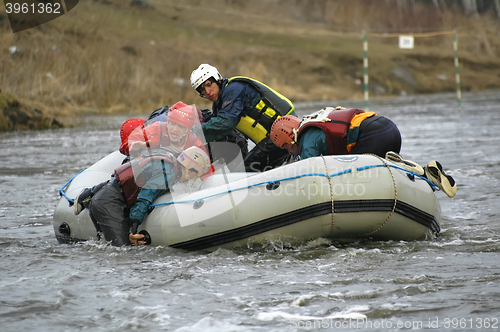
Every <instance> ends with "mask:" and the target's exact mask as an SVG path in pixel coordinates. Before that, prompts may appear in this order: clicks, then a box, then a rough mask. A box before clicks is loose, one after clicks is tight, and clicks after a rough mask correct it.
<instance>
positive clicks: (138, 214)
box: [89, 146, 211, 246]
mask: <svg viewBox="0 0 500 332" xmlns="http://www.w3.org/2000/svg"><path fill="white" fill-rule="evenodd" d="M210 166H211V164H210V159H209V158H208V155H207V154H206V152H205V151H204V150H202V149H200V148H199V147H196V146H192V147H190V148H188V149H186V150H184V151H183V152H182V153H181V154H180V155H179V157H177V159H176V158H175V157H174V156H173V155H172V154H171V153H170V152H168V151H165V150H161V149H156V150H150V151H148V150H145V151H144V152H143V154H142V156H141V157H138V158H135V159H132V160H131V161H130V162H127V163H125V164H123V165H122V166H120V167H118V168H117V169H116V170H115V171H114V174H113V178H112V179H111V180H109V181H107V183H106V184H105V185H104V186H102V187H101V189H99V190H98V191H97V193H96V194H95V195H94V196H93V197H92V199H91V201H90V203H89V210H90V218H91V219H92V222H93V223H94V226H95V228H96V230H97V232H98V234H99V233H100V232H102V234H103V235H104V238H105V239H106V241H108V242H111V243H112V244H113V245H115V246H122V245H126V244H130V243H132V244H134V245H141V244H146V241H145V240H142V239H143V238H144V235H143V234H137V229H138V227H139V225H140V224H141V223H142V222H143V220H144V218H145V216H146V214H147V212H148V210H149V206H150V205H151V204H152V203H153V202H154V200H155V199H157V198H158V197H160V196H161V195H163V194H165V193H166V192H168V191H169V190H170V188H171V187H172V186H173V185H174V184H175V183H176V182H187V181H189V180H194V179H197V178H198V177H200V176H201V174H203V173H205V172H207V170H208V169H209V168H210Z"/></svg>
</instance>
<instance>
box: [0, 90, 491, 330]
mask: <svg viewBox="0 0 500 332" xmlns="http://www.w3.org/2000/svg"><path fill="white" fill-rule="evenodd" d="M462 102H463V109H462V110H461V111H459V110H458V108H457V101H456V99H455V95H454V94H440V95H427V96H412V97H401V98H398V99H393V100H378V101H371V102H370V111H375V112H377V113H378V114H381V115H385V116H387V117H389V118H390V119H392V120H393V121H394V122H395V123H396V124H397V125H398V127H399V129H400V131H401V133H402V136H403V147H402V151H401V154H402V155H403V156H404V157H405V158H407V159H410V160H413V161H416V162H418V163H420V164H421V165H425V164H427V162H428V161H430V160H438V161H439V162H440V163H441V164H442V165H443V167H444V168H445V170H446V171H447V173H448V174H450V175H452V176H453V177H454V178H455V180H456V182H457V184H458V192H457V195H456V196H455V197H454V198H453V199H450V198H448V197H447V196H446V195H445V194H444V193H442V192H437V193H436V195H437V196H438V199H439V201H440V203H441V207H442V215H443V220H442V224H441V229H442V230H441V234H440V236H439V237H437V238H435V239H429V240H424V241H410V242H404V241H403V242H398V241H388V242H378V241H358V242H353V243H349V244H345V243H344V244H340V243H335V242H331V241H328V240H326V239H317V240H314V241H310V242H307V243H302V244H299V245H294V246H289V245H288V244H287V243H285V242H282V241H279V240H273V241H269V243H268V244H267V245H265V246H259V248H252V247H250V248H244V249H235V250H223V249H219V250H216V251H214V252H210V253H208V252H201V251H200V252H186V251H183V250H179V249H173V248H169V247H162V246H156V247H152V246H143V247H123V248H116V247H111V246H107V245H104V244H102V243H100V242H96V241H89V242H85V243H79V244H73V245H65V244H64V245H63V244H59V243H58V242H57V240H56V238H55V236H54V230H53V226H52V216H53V213H54V209H55V206H56V204H57V201H58V199H59V195H58V190H59V189H60V188H61V187H62V186H63V185H64V184H65V183H66V182H67V181H68V180H69V179H70V178H71V177H72V176H73V175H75V174H76V173H77V172H78V171H80V170H81V169H84V168H87V167H89V166H90V165H92V164H93V163H95V162H96V161H97V160H99V159H101V158H102V157H104V156H106V155H107V154H109V153H110V152H112V151H114V150H116V149H117V147H118V146H119V143H120V138H119V127H120V125H121V123H122V122H123V121H124V120H125V119H126V117H124V116H102V117H96V116H92V115H89V116H82V117H78V118H74V119H73V121H74V123H75V124H77V125H76V126H75V127H73V128H64V129H57V130H48V131H26V132H17V133H4V134H0V155H1V158H0V186H1V191H0V192H1V193H0V220H1V222H0V263H1V265H2V266H1V269H0V328H1V329H2V331H16V332H21V331H50V332H58V331H134V330H142V331H177V332H181V331H209V332H210V331H213V332H215V331H266V332H267V331H329V330H331V331H333V330H338V329H342V330H346V331H347V330H369V331H399V330H436V331H489V330H498V329H499V328H500V321H499V320H500V288H499V282H500V257H499V253H500V220H499V217H498V215H499V212H500V186H499V181H500V135H499V132H500V93H499V92H498V91H495V92H484V93H475V94H469V93H467V94H464V96H463V101H462ZM339 104H340V105H342V106H345V107H358V108H363V107H364V104H363V102H362V101H333V102H317V103H302V104H297V105H296V106H297V110H298V113H299V114H300V115H305V114H308V113H310V112H312V111H315V110H318V109H320V108H322V107H324V106H337V105H339ZM144 116H146V115H142V117H144ZM497 172H499V173H497Z"/></svg>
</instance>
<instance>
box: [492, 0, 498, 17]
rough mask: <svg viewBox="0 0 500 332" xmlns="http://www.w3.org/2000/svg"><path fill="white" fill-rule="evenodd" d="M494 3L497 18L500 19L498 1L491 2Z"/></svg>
mask: <svg viewBox="0 0 500 332" xmlns="http://www.w3.org/2000/svg"><path fill="white" fill-rule="evenodd" d="M493 1H494V2H495V9H496V11H497V17H498V18H499V19H500V0H493Z"/></svg>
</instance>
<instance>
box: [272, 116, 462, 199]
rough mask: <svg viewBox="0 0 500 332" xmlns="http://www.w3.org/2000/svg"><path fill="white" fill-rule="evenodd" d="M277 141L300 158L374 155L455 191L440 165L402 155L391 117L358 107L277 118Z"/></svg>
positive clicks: (274, 135)
mask: <svg viewBox="0 0 500 332" xmlns="http://www.w3.org/2000/svg"><path fill="white" fill-rule="evenodd" d="M270 136H271V139H272V141H273V142H274V144H275V145H276V146H278V147H280V148H282V149H285V150H287V151H288V152H289V153H290V154H292V155H296V156H298V157H299V158H300V159H307V158H312V157H318V156H322V155H324V156H326V155H345V154H364V153H369V154H375V155H377V156H379V157H382V158H386V159H388V160H391V161H392V162H394V163H396V164H398V165H400V166H402V167H404V168H405V169H409V170H411V171H413V172H414V173H415V174H418V175H420V176H425V177H427V178H428V179H429V180H430V181H431V182H432V183H434V184H435V185H436V186H437V187H439V188H440V189H441V190H442V191H443V192H445V193H446V194H447V195H448V196H449V197H453V196H455V194H456V191H457V188H456V184H455V180H454V179H453V178H452V177H451V176H449V175H447V174H446V173H445V172H444V170H443V168H442V166H441V164H440V163H439V162H437V161H430V162H429V163H428V164H427V166H426V167H425V169H424V168H422V167H421V166H420V165H418V164H417V163H415V162H413V161H410V160H405V159H403V158H402V157H401V156H400V155H399V152H400V150H401V134H400V132H399V129H398V128H397V127H396V125H395V124H394V123H393V122H392V121H391V120H389V119H387V118H385V117H383V116H379V115H376V114H375V113H374V112H364V111H362V110H358V109H345V108H342V107H337V108H332V107H327V108H325V109H322V110H320V111H317V112H315V113H313V114H310V115H306V116H305V117H304V119H303V120H302V121H301V120H300V119H299V118H297V117H294V116H284V117H282V118H279V119H278V120H276V121H275V122H274V124H273V127H272V128H271V134H270Z"/></svg>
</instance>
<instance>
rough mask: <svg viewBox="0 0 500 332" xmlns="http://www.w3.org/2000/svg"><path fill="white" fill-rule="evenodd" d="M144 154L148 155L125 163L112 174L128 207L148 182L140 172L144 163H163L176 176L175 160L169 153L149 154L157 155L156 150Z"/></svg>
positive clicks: (177, 170)
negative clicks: (168, 164) (170, 166)
mask: <svg viewBox="0 0 500 332" xmlns="http://www.w3.org/2000/svg"><path fill="white" fill-rule="evenodd" d="M146 152H148V155H146V156H139V157H137V158H135V159H132V160H131V161H129V162H126V163H125V164H123V165H121V166H120V167H118V168H117V169H115V171H114V173H113V176H114V177H115V179H116V180H117V181H118V182H119V183H120V186H121V187H122V189H123V193H124V195H125V199H126V200H127V204H128V205H129V206H131V205H133V204H134V203H135V201H136V200H137V196H138V195H139V192H140V191H141V189H142V187H143V186H144V185H145V184H146V182H147V180H148V178H147V176H146V174H144V172H142V170H143V167H144V166H145V165H146V163H148V162H152V161H165V162H167V163H170V164H172V165H173V166H174V168H175V174H178V172H179V168H178V166H177V160H176V159H175V157H174V156H173V155H172V154H171V153H170V152H167V151H165V150H161V153H159V154H153V155H152V154H151V152H153V153H158V150H156V151H155V150H151V151H146Z"/></svg>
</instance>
